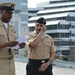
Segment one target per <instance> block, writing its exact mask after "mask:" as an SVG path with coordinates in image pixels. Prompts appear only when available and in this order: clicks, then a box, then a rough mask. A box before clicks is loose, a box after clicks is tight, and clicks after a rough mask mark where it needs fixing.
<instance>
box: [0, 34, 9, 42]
mask: <svg viewBox="0 0 75 75" xmlns="http://www.w3.org/2000/svg"><path fill="white" fill-rule="evenodd" d="M7 41H8V38H7V35H2V34H0V43H4V42H7Z"/></svg>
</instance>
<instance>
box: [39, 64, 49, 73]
mask: <svg viewBox="0 0 75 75" xmlns="http://www.w3.org/2000/svg"><path fill="white" fill-rule="evenodd" d="M49 65H50V64H49V63H43V64H42V65H41V66H40V68H39V71H42V72H44V71H45V70H46V69H47V67H48V66H49Z"/></svg>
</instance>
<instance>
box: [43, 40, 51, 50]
mask: <svg viewBox="0 0 75 75" xmlns="http://www.w3.org/2000/svg"><path fill="white" fill-rule="evenodd" d="M44 44H45V49H46V50H49V51H50V47H51V41H50V39H46V40H44Z"/></svg>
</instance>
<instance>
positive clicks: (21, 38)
mask: <svg viewBox="0 0 75 75" xmlns="http://www.w3.org/2000/svg"><path fill="white" fill-rule="evenodd" d="M26 40H27V37H19V38H18V39H17V40H16V41H18V42H19V44H20V43H23V42H26ZM19 44H17V45H16V46H14V47H12V49H19V48H20V47H19Z"/></svg>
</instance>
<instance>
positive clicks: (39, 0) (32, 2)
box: [28, 0, 50, 8]
mask: <svg viewBox="0 0 75 75" xmlns="http://www.w3.org/2000/svg"><path fill="white" fill-rule="evenodd" d="M46 1H50V0H28V7H32V8H34V7H36V4H37V3H42V2H46Z"/></svg>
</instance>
